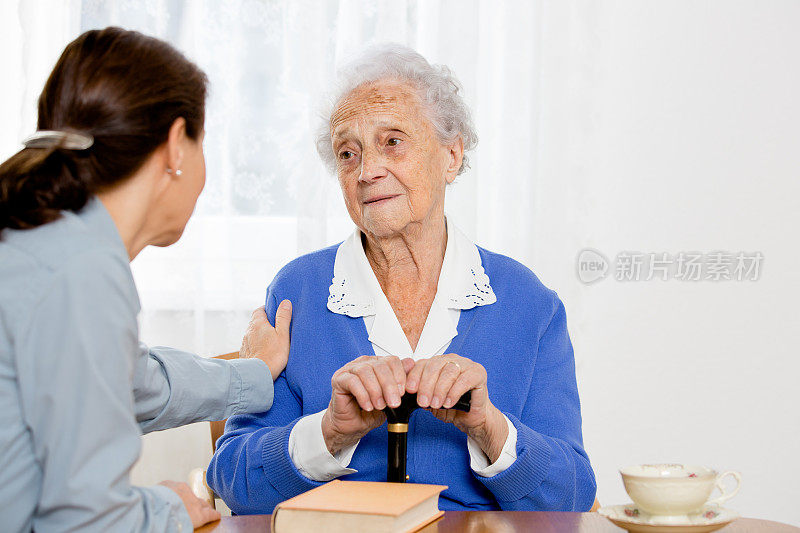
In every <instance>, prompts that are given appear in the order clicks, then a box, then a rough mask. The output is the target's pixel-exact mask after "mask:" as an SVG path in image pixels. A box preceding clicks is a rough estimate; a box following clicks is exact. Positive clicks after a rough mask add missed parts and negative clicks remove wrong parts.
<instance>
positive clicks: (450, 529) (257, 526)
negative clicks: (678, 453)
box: [198, 511, 800, 533]
mask: <svg viewBox="0 0 800 533" xmlns="http://www.w3.org/2000/svg"><path fill="white" fill-rule="evenodd" d="M269 521H270V516H269V515H253V516H233V517H225V518H223V519H222V520H221V521H219V522H214V523H213V524H209V525H207V526H205V527H203V528H201V529H199V530H198V532H202V533H211V532H212V531H213V532H214V533H243V532H250V531H259V532H269V531H270V523H269ZM323 531H324V528H320V532H323ZM422 531H423V532H425V533H434V532H436V533H482V532H487V533H488V532H492V533H495V532H496V533H512V532H515V531H547V532H553V533H569V532H572V531H579V532H592V533H594V532H600V533H603V532H608V533H619V532H621V531H623V530H622V529H620V528H618V527H617V526H615V525H614V524H612V523H611V522H609V521H608V519H606V518H604V517H602V516H600V515H599V514H597V513H549V512H548V513H525V512H519V511H447V512H446V513H445V514H444V517H442V518H441V519H440V520H437V521H436V522H434V523H433V524H431V525H429V526H428V527H426V528H425V529H423V530H422ZM719 531H721V532H723V533H737V532H745V531H747V532H756V533H759V532H770V533H772V532H779V531H780V532H783V531H786V532H789V531H793V532H800V529H798V528H796V527H792V526H788V525H786V524H780V523H778V522H770V521H769V520H756V519H754V518H739V519H738V520H736V521H735V522H733V523H731V524H730V525H728V526H727V527H725V528H723V529H720V530H719Z"/></svg>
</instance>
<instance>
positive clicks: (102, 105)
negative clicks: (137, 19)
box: [0, 28, 208, 232]
mask: <svg viewBox="0 0 800 533" xmlns="http://www.w3.org/2000/svg"><path fill="white" fill-rule="evenodd" d="M207 84H208V80H207V78H206V75H205V74H204V73H203V72H202V71H201V70H200V69H199V68H198V67H197V66H196V65H195V64H194V63H192V62H191V61H189V60H188V59H186V58H185V57H184V56H183V55H182V54H181V53H180V52H178V51H177V50H176V49H175V48H173V47H172V46H170V45H169V44H167V43H165V42H164V41H160V40H158V39H155V38H153V37H148V36H146V35H142V34H141V33H138V32H135V31H128V30H123V29H121V28H106V29H104V30H91V31H87V32H86V33H84V34H83V35H81V36H80V37H78V38H77V39H75V40H74V41H72V42H71V43H70V44H69V45H68V46H67V48H66V49H65V50H64V53H63V54H61V58H59V60H58V63H56V66H55V68H54V69H53V72H52V73H51V74H50V78H49V79H48V80H47V83H46V84H45V86H44V90H43V91H42V94H41V96H40V97H39V123H38V129H39V130H58V131H73V132H78V133H83V134H87V135H91V136H92V137H94V144H93V145H92V146H91V147H90V148H88V149H87V150H68V149H65V148H64V147H63V146H61V145H58V146H55V147H50V148H24V149H23V150H21V151H19V152H17V153H16V154H15V155H13V156H12V157H11V158H10V159H8V160H7V161H6V162H5V163H3V164H2V165H0V232H2V231H3V230H4V229H5V228H12V229H26V228H33V227H36V226H40V225H42V224H46V223H48V222H51V221H53V220H55V219H57V218H58V217H59V216H60V211H61V210H69V211H78V210H80V209H81V208H82V207H83V206H84V205H86V202H87V201H88V199H89V197H90V196H91V195H92V194H94V193H97V192H100V191H102V190H103V189H107V188H109V187H112V186H113V185H115V184H117V183H120V182H122V181H124V180H125V179H127V178H129V177H130V176H131V175H132V174H133V173H134V172H136V170H138V169H139V167H141V165H142V164H143V163H144V162H145V161H146V160H147V158H148V157H149V156H150V155H151V154H152V153H153V152H154V151H155V150H156V148H158V147H159V146H161V145H162V144H163V143H165V142H166V141H167V136H168V135H169V129H170V127H171V126H172V124H173V123H174V122H175V120H176V119H178V118H180V117H183V118H184V119H185V120H186V133H187V135H188V136H189V137H190V138H191V139H197V137H198V135H199V134H200V132H201V131H202V130H203V122H204V119H205V99H206V91H207V89H206V88H207Z"/></svg>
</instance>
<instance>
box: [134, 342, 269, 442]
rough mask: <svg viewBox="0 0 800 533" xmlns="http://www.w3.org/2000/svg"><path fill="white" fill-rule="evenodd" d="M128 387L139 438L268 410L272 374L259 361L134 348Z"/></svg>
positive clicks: (141, 345)
mask: <svg viewBox="0 0 800 533" xmlns="http://www.w3.org/2000/svg"><path fill="white" fill-rule="evenodd" d="M133 386H134V399H135V403H136V420H137V421H138V422H139V425H140V427H141V429H142V432H143V433H148V432H150V431H158V430H162V429H169V428H173V427H177V426H182V425H184V424H190V423H193V422H201V421H204V420H223V419H226V418H229V417H231V416H233V415H237V414H243V413H254V412H255V413H258V412H263V411H267V410H269V408H270V407H271V406H272V397H273V384H272V374H271V373H270V370H269V367H268V366H267V365H266V364H265V363H264V362H263V361H261V360H259V359H234V360H230V361H225V360H219V359H204V358H202V357H198V356H197V355H194V354H191V353H187V352H182V351H180V350H175V349H173V348H165V347H155V348H148V347H147V346H145V345H144V344H141V343H140V344H139V347H138V357H137V359H136V372H135V373H134V379H133Z"/></svg>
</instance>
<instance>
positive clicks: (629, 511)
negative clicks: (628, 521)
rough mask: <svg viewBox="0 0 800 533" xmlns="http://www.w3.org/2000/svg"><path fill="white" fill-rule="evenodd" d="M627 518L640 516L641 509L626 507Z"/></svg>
mask: <svg viewBox="0 0 800 533" xmlns="http://www.w3.org/2000/svg"><path fill="white" fill-rule="evenodd" d="M625 516H639V509H637V508H636V507H626V508H625Z"/></svg>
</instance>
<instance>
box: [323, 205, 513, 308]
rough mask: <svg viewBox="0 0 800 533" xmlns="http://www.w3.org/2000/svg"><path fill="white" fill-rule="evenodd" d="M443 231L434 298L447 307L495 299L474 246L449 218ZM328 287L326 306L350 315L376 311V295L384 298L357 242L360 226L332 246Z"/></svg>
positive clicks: (359, 235) (488, 302) (475, 303)
mask: <svg viewBox="0 0 800 533" xmlns="http://www.w3.org/2000/svg"><path fill="white" fill-rule="evenodd" d="M447 235H448V238H447V248H446V250H445V253H444V261H443V262H442V271H441V273H440V274H439V285H438V287H437V298H439V297H442V300H441V301H442V302H443V303H444V305H446V307H448V308H450V309H472V308H473V307H477V306H481V305H489V304H492V303H494V302H496V301H497V297H496V296H495V294H494V291H493V290H492V286H491V285H490V283H489V276H487V275H486V272H485V271H484V270H483V265H482V264H481V257H480V254H479V252H478V247H477V246H475V244H474V243H473V242H472V241H470V240H469V239H468V238H467V236H466V235H464V234H463V233H462V232H461V230H460V229H458V228H457V227H456V226H455V224H453V223H452V222H451V221H450V219H449V218H448V219H447ZM328 291H329V293H330V294H329V296H328V309H330V310H331V311H333V312H334V313H337V314H341V315H347V316H350V317H363V316H368V315H374V314H376V299H378V298H383V299H385V296H384V295H383V291H382V290H381V288H380V284H379V283H378V280H377V278H376V277H375V273H374V272H373V271H372V267H371V266H370V265H369V261H368V260H367V256H366V254H365V253H364V248H363V246H362V245H361V231H360V230H358V229H356V230H355V231H354V232H353V234H352V235H351V236H350V237H349V238H348V239H347V240H346V241H344V242H343V243H342V244H341V245H339V248H338V249H337V250H336V259H335V260H334V264H333V280H332V281H331V285H330V287H329V289H328Z"/></svg>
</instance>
